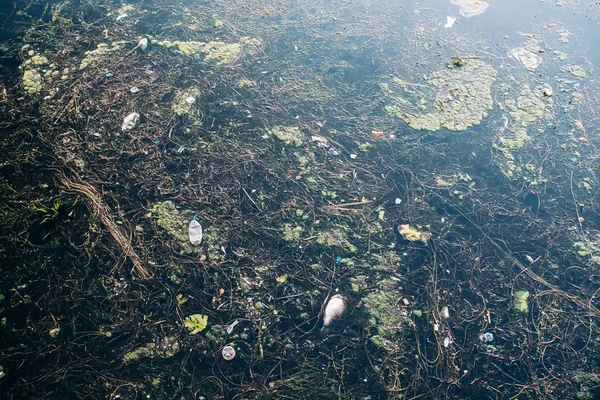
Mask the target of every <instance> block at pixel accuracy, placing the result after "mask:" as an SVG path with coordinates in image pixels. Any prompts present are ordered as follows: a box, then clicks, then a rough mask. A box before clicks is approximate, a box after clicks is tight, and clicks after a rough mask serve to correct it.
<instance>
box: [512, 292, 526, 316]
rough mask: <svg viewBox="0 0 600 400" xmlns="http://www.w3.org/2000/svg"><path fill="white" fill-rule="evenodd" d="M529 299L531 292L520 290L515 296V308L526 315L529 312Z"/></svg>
mask: <svg viewBox="0 0 600 400" xmlns="http://www.w3.org/2000/svg"><path fill="white" fill-rule="evenodd" d="M528 298H529V292H528V291H526V290H520V291H518V292H515V294H514V307H515V310H517V311H519V312H523V313H526V312H527V311H528V310H529V305H528V304H527V299H528Z"/></svg>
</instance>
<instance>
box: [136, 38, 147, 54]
mask: <svg viewBox="0 0 600 400" xmlns="http://www.w3.org/2000/svg"><path fill="white" fill-rule="evenodd" d="M135 48H136V49H140V50H142V51H146V49H148V38H142V39H140V41H139V42H138V44H137V46H135Z"/></svg>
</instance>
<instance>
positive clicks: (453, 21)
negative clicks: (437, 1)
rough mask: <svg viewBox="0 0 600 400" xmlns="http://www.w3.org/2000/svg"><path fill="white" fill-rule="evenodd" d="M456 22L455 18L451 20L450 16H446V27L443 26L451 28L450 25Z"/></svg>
mask: <svg viewBox="0 0 600 400" xmlns="http://www.w3.org/2000/svg"><path fill="white" fill-rule="evenodd" d="M455 22H456V18H452V17H451V16H449V15H448V16H447V17H446V25H444V28H452V25H454V23H455Z"/></svg>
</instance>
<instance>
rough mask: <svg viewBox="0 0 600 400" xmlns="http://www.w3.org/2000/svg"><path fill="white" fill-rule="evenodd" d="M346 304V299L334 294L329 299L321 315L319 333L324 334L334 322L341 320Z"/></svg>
mask: <svg viewBox="0 0 600 400" xmlns="http://www.w3.org/2000/svg"><path fill="white" fill-rule="evenodd" d="M346 302H347V301H346V298H345V297H344V296H342V295H340V294H336V295H334V296H332V297H331V298H330V299H329V301H328V302H327V305H326V306H325V312H324V313H323V327H322V328H321V332H323V333H326V332H327V331H328V329H329V327H330V325H331V323H332V322H333V321H334V320H338V319H340V318H342V316H343V315H344V312H346Z"/></svg>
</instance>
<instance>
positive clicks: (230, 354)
mask: <svg viewBox="0 0 600 400" xmlns="http://www.w3.org/2000/svg"><path fill="white" fill-rule="evenodd" d="M221 354H222V355H223V358H224V359H225V360H226V361H231V360H233V359H234V358H235V349H234V348H233V347H231V346H225V347H223V350H221Z"/></svg>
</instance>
